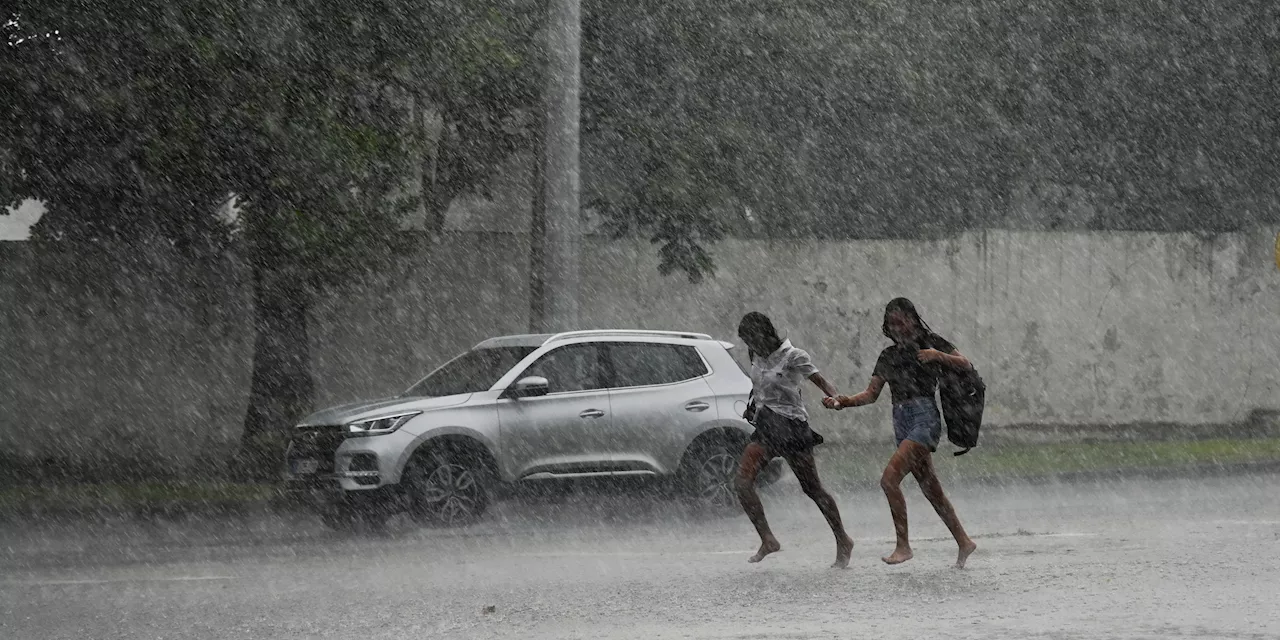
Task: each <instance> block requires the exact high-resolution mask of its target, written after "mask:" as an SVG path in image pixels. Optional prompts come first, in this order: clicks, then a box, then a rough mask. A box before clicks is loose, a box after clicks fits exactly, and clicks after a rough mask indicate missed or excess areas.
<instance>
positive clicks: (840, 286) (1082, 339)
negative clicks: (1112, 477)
mask: <svg viewBox="0 0 1280 640" xmlns="http://www.w3.org/2000/svg"><path fill="white" fill-rule="evenodd" d="M1274 237H1275V231H1274V230H1265V229H1259V230H1254V231H1250V232H1244V233H1239V234H1227V235H1216V236H1197V235H1191V234H1148V233H1096V234H1082V233H1034V232H1003V231H985V232H973V233H967V234H964V235H961V236H958V237H955V238H951V239H945V240H937V241H863V242H822V241H794V240H788V241H772V242H768V241H727V242H724V243H722V244H720V245H718V246H716V247H715V254H716V258H717V260H718V263H719V272H718V274H717V276H716V277H715V278H714V279H711V280H708V281H707V282H704V283H702V284H699V285H693V284H690V283H688V282H687V281H685V280H684V279H683V278H681V277H679V276H671V277H663V276H659V275H658V274H657V269H656V264H657V258H656V256H655V255H654V250H653V247H652V245H650V244H649V243H648V242H645V241H620V242H613V243H609V242H605V241H603V240H601V241H600V242H599V243H597V244H592V245H590V246H588V247H586V248H585V253H584V256H583V268H582V276H583V288H582V295H583V299H582V305H581V306H582V315H583V323H584V325H585V326H588V327H634V328H653V329H658V328H662V329H673V328H674V329H686V330H700V331H707V332H710V333H712V334H714V335H717V336H721V337H725V338H732V336H733V330H734V327H735V325H736V322H737V319H738V318H739V317H740V316H741V314H742V313H743V312H744V311H746V310H749V309H760V310H763V311H765V312H767V313H769V314H771V315H773V316H775V318H777V320H778V321H779V322H780V324H781V325H782V326H783V327H785V329H786V330H787V331H788V332H789V334H790V336H791V337H792V338H793V340H794V341H795V342H796V344H798V345H800V346H802V347H804V348H806V349H808V350H810V351H811V352H812V353H813V354H814V356H815V359H816V360H817V362H818V363H819V365H820V366H822V367H823V369H824V370H825V371H827V372H828V373H829V374H830V375H831V377H832V378H833V380H835V381H836V383H837V385H838V386H840V387H841V388H842V389H848V390H856V389H860V388H861V387H862V386H863V385H865V384H866V380H867V377H868V376H869V374H870V370H871V367H872V365H873V363H874V361H875V357H876V354H877V353H878V352H879V350H880V349H881V348H882V347H883V346H884V345H885V344H886V341H885V339H884V338H883V336H881V335H880V331H879V325H880V317H881V313H882V309H883V306H884V304H885V302H887V301H888V300H889V299H890V298H892V297H894V296H897V295H905V296H908V297H910V298H912V299H914V300H915V301H916V302H917V303H918V304H919V305H920V307H921V309H922V311H923V313H924V314H925V316H926V318H927V319H928V320H929V321H930V322H931V323H932V324H933V325H934V327H935V329H937V330H938V331H939V332H941V333H943V334H944V335H947V336H948V337H950V338H952V339H953V341H954V342H955V343H956V344H957V345H958V346H959V347H960V349H961V350H962V351H963V352H965V353H966V354H968V355H970V356H971V357H972V358H973V359H974V361H975V362H976V363H977V364H978V366H979V368H980V370H981V372H982V373H983V375H984V376H985V377H986V379H987V381H988V384H989V387H990V392H989V402H990V406H989V413H988V420H989V422H990V423H991V424H1026V423H1032V424H1077V423H1087V424H1117V423H1140V422H1141V423H1151V422H1167V423H1223V422H1235V421H1240V420H1243V419H1244V418H1246V417H1247V416H1248V414H1249V412H1250V411H1251V410H1253V409H1255V408H1276V407H1277V405H1280V366H1277V363H1280V332H1277V331H1276V327H1277V326H1278V325H1277V320H1280V272H1277V270H1276V267H1275V264H1274V260H1273V257H1272V254H1273V246H1274ZM0 251H2V252H0V265H2V266H0V271H2V272H3V273H4V277H3V278H0V453H4V454H9V455H20V456H24V457H28V456H51V455H59V456H61V455H67V454H74V455H80V456H101V457H106V458H109V459H121V458H135V459H140V460H147V459H151V458H154V457H155V455H156V454H157V453H159V454H162V455H163V456H165V457H166V459H171V460H172V461H173V464H185V463H186V462H188V461H189V457H190V456H191V455H192V454H194V453H195V452H204V453H208V452H211V451H221V450H225V448H226V447H228V446H230V445H231V444H232V443H234V441H235V439H236V437H237V435H238V433H239V428H240V418H241V416H242V414H243V410H244V404H245V402H246V400H247V388H246V386H247V383H248V374H249V364H250V358H251V349H252V343H253V337H252V333H251V331H252V309H251V307H250V304H251V299H250V296H249V291H248V289H247V285H248V282H249V278H248V274H247V273H245V270H244V269H243V267H242V266H240V265H238V264H237V263H235V262H234V261H228V262H226V263H224V264H222V265H220V266H219V267H218V268H216V269H214V270H209V269H205V270H196V269H194V268H191V267H182V266H181V265H179V263H178V262H177V260H176V259H175V258H174V257H173V256H171V255H158V256H143V257H141V259H140V261H139V262H138V263H136V264H134V265H132V266H131V267H129V268H125V267H124V266H121V265H114V264H111V263H104V262H101V261H95V260H87V259H83V258H82V259H80V260H78V261H77V260H65V259H58V260H54V259H45V260H36V259H35V258H33V257H31V256H30V255H28V254H27V253H26V251H25V250H24V249H22V248H21V247H20V246H19V245H16V244H8V245H0ZM527 255H528V251H527V241H526V240H525V238H524V237H523V236H522V235H520V234H500V233H484V234H480V233H454V234H450V235H448V236H446V237H445V238H444V239H443V240H442V241H440V242H439V243H438V244H436V245H434V246H431V247H429V248H427V249H424V251H423V252H422V253H420V254H416V255H411V256H405V257H404V259H403V260H402V261H401V262H400V264H399V266H398V268H397V269H396V270H395V271H394V272H392V273H389V274H386V275H385V276H384V277H383V279H382V281H381V282H380V283H379V284H376V285H364V286H352V287H348V288H345V289H341V290H336V291H333V292H331V293H330V294H329V295H327V296H325V297H324V298H323V299H322V300H321V302H320V304H318V305H317V307H316V309H315V312H314V314H313V318H312V326H311V327H310V334H311V337H312V343H313V345H314V354H313V355H314V359H315V367H316V375H317V382H318V391H319V394H318V395H319V398H318V402H319V403H320V404H327V403H334V402H339V401H346V400H352V399H358V398H362V397H370V396H381V395H387V394H393V393H396V392H398V391H400V390H402V389H404V388H406V387H407V386H408V385H409V384H411V383H412V382H413V381H414V380H415V379H416V378H417V377H418V376H420V375H422V374H423V373H425V372H426V371H428V370H429V369H430V368H432V367H433V366H435V365H436V364H439V363H440V362H442V361H443V360H445V359H446V358H448V357H449V356H451V355H452V354H454V353H456V352H458V351H460V350H462V349H465V348H467V347H469V346H470V345H472V344H474V343H475V342H477V341H479V340H481V339H483V338H485V337H487V336H490V335H494V334H502V333H510V332H519V331H523V330H525V328H526V327H527V309H528V293H527V278H526V275H525V273H526V267H527ZM160 274H163V275H160ZM815 409H816V404H815ZM815 414H816V416H817V422H818V426H819V428H820V429H822V430H823V431H824V433H825V434H827V435H828V437H830V438H836V439H839V438H845V437H850V438H852V437H859V438H861V437H881V436H882V435H883V434H886V433H887V430H888V427H887V420H888V416H887V414H888V406H887V403H882V405H880V406H878V407H873V408H869V409H863V410H859V411H848V412H843V413H840V414H838V415H837V414H830V413H825V412H818V411H815Z"/></svg>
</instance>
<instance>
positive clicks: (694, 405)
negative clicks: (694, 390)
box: [684, 402, 711, 411]
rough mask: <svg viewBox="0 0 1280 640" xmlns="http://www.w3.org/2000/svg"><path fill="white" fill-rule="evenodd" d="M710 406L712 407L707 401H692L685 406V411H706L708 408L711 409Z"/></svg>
mask: <svg viewBox="0 0 1280 640" xmlns="http://www.w3.org/2000/svg"><path fill="white" fill-rule="evenodd" d="M710 408H711V405H709V404H707V403H705V402H690V403H689V404H686V405H685V406H684V410H685V411H706V410H707V409H710Z"/></svg>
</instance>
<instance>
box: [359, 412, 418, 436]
mask: <svg viewBox="0 0 1280 640" xmlns="http://www.w3.org/2000/svg"><path fill="white" fill-rule="evenodd" d="M421 413H422V412H421V411H410V412H408V413H397V414H395V415H391V416H383V417H381V418H371V419H369V420H361V421H360V422H352V423H350V424H348V425H347V435H349V436H379V435H382V434H384V433H391V432H392V431H395V430H396V429H399V428H400V427H402V426H404V423H406V422H408V421H410V420H412V419H413V418H414V417H415V416H418V415H420V414H421Z"/></svg>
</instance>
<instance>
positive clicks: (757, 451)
mask: <svg viewBox="0 0 1280 640" xmlns="http://www.w3.org/2000/svg"><path fill="white" fill-rule="evenodd" d="M769 459H770V456H769V452H768V451H766V450H765V448H764V447H762V446H760V445H759V444H757V443H755V442H752V443H750V444H748V445H747V448H746V450H745V451H743V452H742V464H741V465H739V467H738V478H737V485H738V501H739V502H741V503H742V510H743V511H745V512H747V518H748V519H750V520H751V524H753V525H755V528H756V533H758V534H760V550H759V551H757V552H756V554H755V555H754V556H751V557H750V558H749V559H748V560H747V562H760V561H761V560H764V558H765V556H767V555H769V554H771V553H774V552H777V551H781V550H782V545H781V544H779V543H778V539H777V538H775V537H773V531H772V530H770V529H769V521H768V520H767V519H766V518H765V517H764V505H763V504H761V503H760V494H759V493H756V476H757V475H759V474H760V470H761V469H763V468H764V465H765V464H767V463H768V462H769Z"/></svg>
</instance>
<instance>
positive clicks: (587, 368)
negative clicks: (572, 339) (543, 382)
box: [520, 344, 604, 393]
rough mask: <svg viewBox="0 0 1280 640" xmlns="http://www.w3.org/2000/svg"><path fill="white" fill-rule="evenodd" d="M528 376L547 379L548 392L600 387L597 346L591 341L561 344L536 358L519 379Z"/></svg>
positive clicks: (600, 376) (602, 379)
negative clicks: (568, 344)
mask: <svg viewBox="0 0 1280 640" xmlns="http://www.w3.org/2000/svg"><path fill="white" fill-rule="evenodd" d="M529 376H540V377H543V378H546V379H547V388H548V389H547V390H548V393H565V392H568V391H586V390H590V389H603V388H604V375H603V372H602V370H601V366H600V349H599V347H597V346H596V345H593V344H579V345H570V346H567V347H560V348H559V349H556V350H554V351H551V352H548V353H547V354H546V355H544V356H542V357H541V358H539V359H538V361H537V362H535V363H533V364H532V365H529V368H528V369H525V371H524V373H522V374H520V377H521V378H527V377H529Z"/></svg>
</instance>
